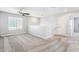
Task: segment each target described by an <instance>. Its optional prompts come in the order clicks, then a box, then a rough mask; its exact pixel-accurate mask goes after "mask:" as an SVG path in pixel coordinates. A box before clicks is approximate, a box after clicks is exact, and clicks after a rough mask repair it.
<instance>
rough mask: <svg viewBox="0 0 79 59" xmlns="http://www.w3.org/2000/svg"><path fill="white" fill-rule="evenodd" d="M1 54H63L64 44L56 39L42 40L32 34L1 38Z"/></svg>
mask: <svg viewBox="0 0 79 59" xmlns="http://www.w3.org/2000/svg"><path fill="white" fill-rule="evenodd" d="M0 51H1V52H3V51H4V52H57V51H58V52H61V51H64V45H63V43H62V42H59V41H58V40H54V39H41V38H38V37H36V36H33V35H30V34H22V35H16V36H7V37H3V38H0Z"/></svg>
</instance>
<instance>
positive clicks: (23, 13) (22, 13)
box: [18, 9, 30, 16]
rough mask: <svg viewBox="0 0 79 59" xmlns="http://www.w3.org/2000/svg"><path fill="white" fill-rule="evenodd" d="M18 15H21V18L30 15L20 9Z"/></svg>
mask: <svg viewBox="0 0 79 59" xmlns="http://www.w3.org/2000/svg"><path fill="white" fill-rule="evenodd" d="M18 13H19V14H20V15H22V16H29V15H30V13H27V12H23V10H22V9H20V10H19V11H18Z"/></svg>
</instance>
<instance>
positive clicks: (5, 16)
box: [0, 12, 27, 36]
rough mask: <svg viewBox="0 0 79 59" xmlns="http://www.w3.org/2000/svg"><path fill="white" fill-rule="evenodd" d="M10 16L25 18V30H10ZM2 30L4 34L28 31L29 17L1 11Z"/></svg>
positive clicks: (0, 25)
mask: <svg viewBox="0 0 79 59" xmlns="http://www.w3.org/2000/svg"><path fill="white" fill-rule="evenodd" d="M9 16H14V17H21V18H23V30H17V31H9V30H8V17H9ZM0 30H1V35H2V36H5V35H14V34H21V33H26V32H27V17H22V16H20V15H16V14H10V13H3V12H2V13H0Z"/></svg>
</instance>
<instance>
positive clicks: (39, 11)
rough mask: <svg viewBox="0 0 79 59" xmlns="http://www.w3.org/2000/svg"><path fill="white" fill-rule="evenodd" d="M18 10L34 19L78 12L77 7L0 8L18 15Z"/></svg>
mask: <svg viewBox="0 0 79 59" xmlns="http://www.w3.org/2000/svg"><path fill="white" fill-rule="evenodd" d="M19 9H22V10H23V12H26V13H30V16H35V17H45V16H51V15H57V14H62V13H66V12H72V11H78V10H79V8H78V7H0V11H4V12H9V13H15V14H18V11H19Z"/></svg>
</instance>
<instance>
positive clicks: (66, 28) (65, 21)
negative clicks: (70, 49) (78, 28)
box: [57, 12, 79, 37]
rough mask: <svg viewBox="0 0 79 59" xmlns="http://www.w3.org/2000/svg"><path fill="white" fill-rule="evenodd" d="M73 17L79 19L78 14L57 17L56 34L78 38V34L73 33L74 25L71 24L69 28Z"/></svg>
mask: <svg viewBox="0 0 79 59" xmlns="http://www.w3.org/2000/svg"><path fill="white" fill-rule="evenodd" d="M74 16H78V17H79V12H72V13H66V14H62V15H59V16H58V19H57V20H58V23H57V26H58V27H59V28H58V30H57V33H61V34H66V35H69V36H76V37H78V36H79V33H74V24H72V26H71V21H72V22H73V17H74Z"/></svg>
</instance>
